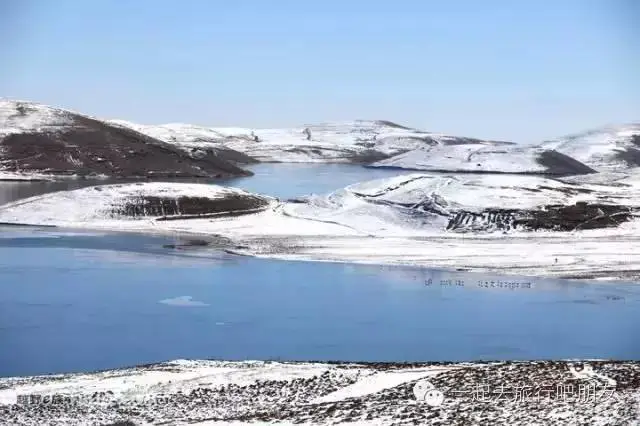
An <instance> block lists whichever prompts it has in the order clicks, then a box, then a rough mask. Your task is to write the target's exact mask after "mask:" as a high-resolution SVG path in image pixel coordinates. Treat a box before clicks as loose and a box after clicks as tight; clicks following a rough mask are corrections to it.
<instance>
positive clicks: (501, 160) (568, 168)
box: [371, 144, 595, 176]
mask: <svg viewBox="0 0 640 426" xmlns="http://www.w3.org/2000/svg"><path fill="white" fill-rule="evenodd" d="M371 167H382V168H398V169H407V170H424V171H432V172H433V171H436V172H443V171H444V172H461V173H521V174H546V175H560V176H562V175H576V174H585V173H594V172H595V170H593V169H591V168H590V167H587V166H586V165H584V164H582V163H580V162H579V161H576V160H575V159H573V158H571V157H568V156H566V155H564V154H561V153H558V152H556V151H553V150H549V149H544V148H539V147H528V146H487V145H483V144H464V145H454V146H450V145H434V146H425V147H420V148H418V149H414V150H412V151H409V152H406V153H403V154H399V155H396V156H394V157H391V158H389V159H385V160H382V161H378V162H376V163H373V164H372V165H371Z"/></svg>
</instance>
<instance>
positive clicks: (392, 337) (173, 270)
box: [0, 164, 640, 376]
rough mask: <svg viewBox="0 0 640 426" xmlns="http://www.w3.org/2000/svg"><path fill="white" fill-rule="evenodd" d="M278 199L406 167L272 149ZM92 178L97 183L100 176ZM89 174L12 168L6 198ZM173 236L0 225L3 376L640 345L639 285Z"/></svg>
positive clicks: (247, 184) (618, 355)
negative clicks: (300, 256)
mask: <svg viewBox="0 0 640 426" xmlns="http://www.w3.org/2000/svg"><path fill="white" fill-rule="evenodd" d="M252 169H253V171H254V172H255V173H256V175H255V176H253V177H249V178H238V179H232V180H229V181H226V182H223V184H227V185H232V186H237V187H241V188H243V189H247V190H249V191H255V192H260V193H265V194H269V195H273V196H277V197H280V198H290V197H297V196H301V195H305V194H309V193H326V192H329V191H333V190H336V189H338V188H341V187H344V186H346V185H349V184H353V183H356V182H360V181H363V180H368V179H373V178H381V177H388V176H394V175H397V174H400V173H402V172H398V171H392V170H373V169H364V168H362V167H357V166H348V165H296V164H260V165H256V166H252ZM90 183H91V182H90ZM86 184H87V182H82V181H78V182H70V183H55V184H51V183H10V184H9V183H2V184H0V204H1V203H3V202H8V201H11V200H14V199H18V198H21V197H26V196H30V195H36V194H40V193H44V192H48V191H52V190H62V189H69V188H74V187H79V186H84V185H86ZM173 242H174V241H173V240H172V239H170V238H169V239H167V238H166V237H159V236H144V235H136V234H123V233H84V232H78V233H68V232H60V231H57V230H55V229H39V228H15V227H1V226H0V376H13V375H26V374H44V373H59V372H72V371H91V370H96V369H106V368H116V367H123V366H131V365H136V364H141V363H149V362H158V361H164V360H170V359H176V358H224V359H232V360H242V359H282V360H353V361H364V360H371V361H373V360H379V361H434V360H479V359H484V360H495V359H557V358H614V359H634V360H639V359H640V339H638V336H640V285H638V284H633V283H584V282H570V281H563V280H540V279H528V278H523V277H500V276H496V275H487V274H485V275H478V274H471V273H463V272H453V273H452V272H447V271H442V270H430V269H421V268H408V267H379V266H364V265H349V264H335V263H315V262H286V261H277V260H265V259H254V258H249V257H238V256H232V255H228V254H225V253H223V252H220V251H215V250H213V249H209V248H205V249H203V248H191V249H187V250H175V249H169V248H165V247H163V246H164V245H165V244H167V243H173Z"/></svg>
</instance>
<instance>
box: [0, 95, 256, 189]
mask: <svg viewBox="0 0 640 426" xmlns="http://www.w3.org/2000/svg"><path fill="white" fill-rule="evenodd" d="M44 108H47V107H44V106H38V107H37V109H36V108H34V107H33V106H32V105H31V104H29V103H16V116H17V118H18V119H19V118H20V116H22V115H28V114H41V113H42V112H41V111H42V109H44ZM48 110H50V111H51V114H53V115H55V116H56V117H62V118H63V119H64V120H63V121H64V123H65V124H64V125H57V126H56V125H53V126H46V127H43V129H44V130H41V129H39V128H37V127H34V128H33V129H27V130H24V131H23V132H11V133H9V134H7V135H4V136H0V164H1V165H2V169H3V170H5V171H10V172H39V173H46V174H51V175H61V176H64V175H77V176H81V177H92V176H96V175H106V176H109V177H116V178H140V177H145V178H170V177H177V178H183V177H188V178H223V177H232V176H249V175H251V174H252V173H251V172H248V171H245V170H243V169H241V168H240V167H238V166H237V165H236V163H249V162H254V161H252V159H251V158H250V157H248V156H247V155H245V154H242V153H240V152H237V151H234V150H231V149H223V150H200V149H199V150H197V152H196V151H194V152H192V153H189V152H187V151H184V150H183V149H181V148H179V147H176V146H174V145H172V144H169V143H166V142H163V141H160V140H157V139H154V138H152V137H149V136H147V135H144V134H142V133H139V132H136V131H134V130H131V129H129V128H125V127H121V126H117V125H113V124H109V123H105V122H103V121H100V120H96V119H93V118H90V117H86V116H82V115H80V114H75V113H72V112H69V111H64V110H57V109H54V108H51V109H48ZM16 116H14V117H12V119H16V118H15V117H16ZM0 126H2V123H1V122H0Z"/></svg>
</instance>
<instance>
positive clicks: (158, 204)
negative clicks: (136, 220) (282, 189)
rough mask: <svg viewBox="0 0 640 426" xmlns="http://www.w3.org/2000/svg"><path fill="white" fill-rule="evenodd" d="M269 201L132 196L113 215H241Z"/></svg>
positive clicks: (230, 197) (167, 217) (237, 196)
mask: <svg viewBox="0 0 640 426" xmlns="http://www.w3.org/2000/svg"><path fill="white" fill-rule="evenodd" d="M268 205H269V201H268V200H267V199H265V198H262V197H259V196H254V195H241V194H231V195H227V196H225V197H224V198H206V197H186V196H182V197H178V198H169V197H157V196H139V197H131V198H129V199H127V200H126V201H124V202H122V203H119V205H117V206H114V208H113V210H112V211H111V214H112V215H113V216H114V217H117V216H129V217H155V218H156V219H157V220H172V219H192V218H203V217H218V216H239V215H242V214H248V213H255V212H256V211H260V210H262V209H264V208H266V207H267V206H268Z"/></svg>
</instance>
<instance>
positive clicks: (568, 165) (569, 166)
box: [538, 150, 597, 176]
mask: <svg viewBox="0 0 640 426" xmlns="http://www.w3.org/2000/svg"><path fill="white" fill-rule="evenodd" d="M538 163H539V164H540V165H542V166H544V167H546V168H547V173H546V174H553V175H557V176H570V175H586V174H589V173H597V172H596V170H594V169H592V168H591V167H589V166H587V165H585V164H582V163H581V162H579V161H578V160H576V159H574V158H571V157H569V156H568V155H565V154H561V153H559V152H558V151H554V150H546V151H542V152H541V153H540V155H539V156H538Z"/></svg>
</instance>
